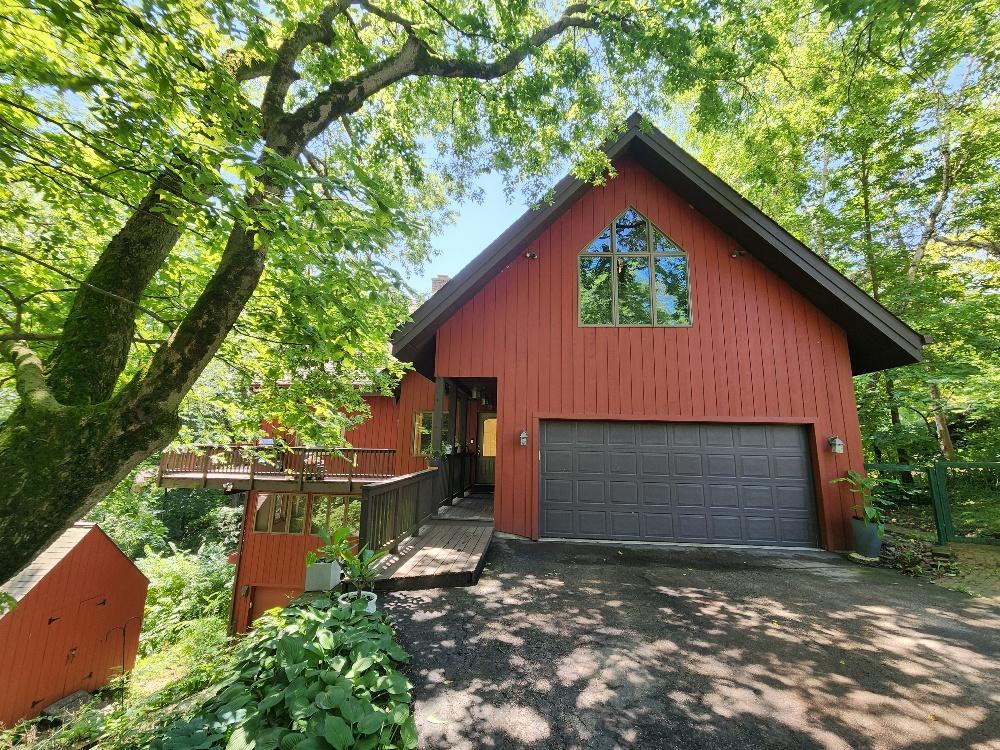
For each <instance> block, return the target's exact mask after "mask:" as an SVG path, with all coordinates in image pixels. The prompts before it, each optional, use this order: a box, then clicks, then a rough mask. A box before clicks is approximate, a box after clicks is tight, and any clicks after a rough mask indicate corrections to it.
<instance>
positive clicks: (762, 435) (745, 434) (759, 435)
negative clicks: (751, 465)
mask: <svg viewBox="0 0 1000 750" xmlns="http://www.w3.org/2000/svg"><path fill="white" fill-rule="evenodd" d="M736 434H737V435H738V438H737V441H736V442H737V444H738V446H739V447H740V448H766V447H767V426H766V425H760V424H744V425H739V426H737V427H736Z"/></svg>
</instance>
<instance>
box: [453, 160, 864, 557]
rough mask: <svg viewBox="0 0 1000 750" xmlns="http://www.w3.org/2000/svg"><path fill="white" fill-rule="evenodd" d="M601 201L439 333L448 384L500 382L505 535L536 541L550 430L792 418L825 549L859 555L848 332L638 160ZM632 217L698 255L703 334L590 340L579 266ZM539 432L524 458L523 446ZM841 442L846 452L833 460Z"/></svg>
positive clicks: (595, 332)
mask: <svg viewBox="0 0 1000 750" xmlns="http://www.w3.org/2000/svg"><path fill="white" fill-rule="evenodd" d="M617 166H618V172H619V173H618V176H617V177H616V178H615V179H613V180H610V181H609V183H608V184H607V185H606V186H603V187H598V188H594V189H592V190H590V191H589V192H588V193H587V194H586V195H585V196H584V197H583V198H581V199H580V200H579V201H578V202H577V203H576V204H575V205H574V206H573V207H572V208H571V209H570V210H569V211H567V212H566V213H565V214H563V216H562V217H560V218H559V219H558V220H557V221H556V222H554V223H553V224H552V226H550V227H549V228H548V229H547V230H546V231H545V232H544V233H543V234H542V235H541V236H540V237H539V238H538V239H537V240H535V241H534V242H533V243H532V244H531V246H530V247H526V248H525V252H528V251H530V252H534V253H536V254H537V256H538V257H537V259H535V260H532V259H527V258H525V257H523V256H522V257H519V258H518V259H517V260H516V261H514V262H513V263H511V264H510V265H509V266H508V267H507V268H506V269H505V270H504V271H502V272H501V273H500V274H498V275H497V276H496V277H495V278H494V279H493V280H492V281H491V282H490V283H489V284H487V286H486V287H485V288H483V289H482V290H481V291H480V292H479V293H478V294H477V295H476V296H475V297H474V298H473V299H471V300H469V301H468V302H467V303H466V304H465V305H464V306H463V307H462V308H461V309H460V310H459V311H458V312H456V314H455V315H454V316H452V318H451V319H449V320H448V321H447V322H446V323H445V324H444V325H443V326H442V327H441V328H440V329H439V330H438V333H437V355H436V374H437V375H438V376H443V377H495V378H497V387H498V398H497V401H498V404H497V412H498V433H497V462H496V476H497V486H496V498H495V506H494V507H495V516H496V527H497V529H499V530H500V531H505V532H510V533H514V534H520V535H523V536H528V537H533V538H537V536H538V445H539V421H540V420H542V419H546V418H555V417H559V418H567V419H590V418H592V419H644V420H655V421H676V420H698V421H706V420H708V421H712V420H715V421H723V422H741V421H755V422H792V423H801V424H805V425H808V426H810V427H811V428H812V429H811V435H812V439H813V443H814V451H815V453H814V463H815V471H816V477H815V481H816V491H817V495H818V501H819V522H820V528H821V534H822V543H823V545H824V546H826V547H828V548H844V547H846V546H847V545H848V541H849V538H850V537H849V532H848V529H847V524H848V520H847V519H848V518H849V517H850V506H851V504H852V503H853V502H854V500H853V498H852V496H851V495H850V493H849V492H848V491H847V489H846V488H845V487H844V486H843V485H832V484H831V483H830V481H831V480H832V479H834V478H836V477H839V476H842V475H843V474H844V473H845V472H846V471H847V470H848V469H852V468H853V469H858V470H860V469H861V468H862V461H863V459H862V455H861V448H860V445H861V436H860V429H859V426H858V418H857V411H856V407H855V402H854V390H853V387H852V382H851V370H850V359H849V354H848V349H847V339H846V337H845V335H844V332H843V331H842V330H841V329H840V328H839V327H838V326H836V325H835V324H834V323H832V322H831V321H830V320H829V319H828V318H826V317H825V316H824V315H823V314H822V313H820V312H819V311H818V310H817V309H816V307H814V306H813V305H812V304H811V303H810V302H809V301H808V300H807V299H805V298H804V297H802V295H801V294H799V293H798V292H796V291H795V290H794V289H793V288H791V287H790V286H788V285H787V284H786V283H784V282H783V281H782V280H781V279H779V278H778V277H777V276H775V275H774V274H773V273H771V272H770V271H769V270H768V269H766V268H765V267H764V266H763V265H762V264H761V263H759V262H758V261H757V260H756V259H755V258H753V257H752V256H750V255H749V254H747V255H741V256H739V257H737V258H733V257H731V255H730V254H731V252H732V251H733V250H734V249H736V248H737V247H738V244H737V243H736V242H735V241H734V240H733V238H731V237H729V236H727V235H726V234H725V233H723V232H722V231H721V230H719V229H718V228H717V227H716V226H714V225H713V224H712V223H711V222H710V221H709V220H708V219H706V218H705V217H704V216H702V215H701V214H699V213H698V212H697V211H695V210H694V209H693V208H691V207H690V206H689V205H688V204H686V203H685V202H684V201H683V200H682V199H680V198H679V197H678V196H677V195H676V194H675V193H674V192H672V191H671V190H670V189H669V188H668V187H666V186H665V185H664V184H663V183H662V182H660V181H659V180H657V179H656V178H655V177H653V176H652V175H651V174H649V173H648V172H646V171H645V170H644V169H643V168H642V167H640V166H639V165H637V164H636V163H635V162H633V161H624V162H622V163H620V164H618V165H617ZM628 205H633V206H635V207H636V209H638V210H639V211H640V212H641V213H643V214H645V215H646V216H647V217H648V218H649V219H650V220H651V221H652V222H653V223H654V224H656V225H657V226H659V227H660V228H661V229H662V230H664V231H665V232H666V233H667V234H668V235H669V236H670V237H671V238H673V239H674V240H675V241H676V242H677V243H678V244H679V245H680V246H681V247H682V248H684V249H685V250H686V251H687V252H688V255H689V258H690V265H689V273H690V285H691V302H692V314H693V325H692V326H691V327H690V328H657V329H652V328H639V327H636V328H583V327H580V326H579V325H578V324H577V291H576V290H577V282H576V268H577V261H576V258H577V254H578V253H579V251H580V250H581V249H582V248H583V247H584V246H585V245H586V244H587V243H588V242H589V241H590V240H591V239H593V238H594V237H595V236H597V235H598V234H599V233H600V231H601V230H602V228H603V227H604V226H606V225H608V224H609V223H611V221H613V220H614V218H615V216H616V215H617V214H619V213H620V212H621V211H623V210H624V209H625V208H626V206H628ZM522 429H526V430H527V431H528V434H529V436H530V438H529V444H528V447H527V448H522V447H520V446H518V440H517V436H518V433H520V431H521V430H522ZM829 435H839V436H840V437H841V438H842V439H843V440H844V441H845V443H846V445H847V447H846V450H845V453H843V454H841V455H834V454H832V453H831V452H830V451H829V449H828V447H827V444H826V439H827V437H828V436H829Z"/></svg>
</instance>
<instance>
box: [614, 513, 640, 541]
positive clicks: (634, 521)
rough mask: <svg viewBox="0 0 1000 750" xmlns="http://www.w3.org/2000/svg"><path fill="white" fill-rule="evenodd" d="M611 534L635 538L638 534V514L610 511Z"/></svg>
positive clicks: (618, 536)
mask: <svg viewBox="0 0 1000 750" xmlns="http://www.w3.org/2000/svg"><path fill="white" fill-rule="evenodd" d="M610 516H611V535H612V536H613V537H616V538H620V539H621V538H624V539H635V538H636V537H637V536H639V514H638V513H635V512H632V513H624V512H623V513H611V514H610Z"/></svg>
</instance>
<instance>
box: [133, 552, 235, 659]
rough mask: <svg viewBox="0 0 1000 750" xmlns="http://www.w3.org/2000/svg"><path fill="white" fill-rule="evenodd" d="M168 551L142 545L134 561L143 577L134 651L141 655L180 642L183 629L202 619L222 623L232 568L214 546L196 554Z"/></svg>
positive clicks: (225, 614) (226, 614)
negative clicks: (145, 591)
mask: <svg viewBox="0 0 1000 750" xmlns="http://www.w3.org/2000/svg"><path fill="white" fill-rule="evenodd" d="M171 551H172V553H173V554H170V555H162V554H159V553H156V552H154V551H153V550H149V549H147V551H146V552H147V554H146V557H144V558H142V559H140V560H139V561H138V562H137V563H136V565H138V566H139V569H140V570H141V571H142V572H143V573H145V575H146V577H147V578H149V593H148V594H147V595H146V610H145V613H144V615H143V622H142V636H141V637H140V639H139V653H140V654H141V655H143V656H146V655H148V654H150V653H153V652H154V651H157V650H159V649H161V648H163V647H165V646H169V645H171V644H173V643H176V642H177V641H178V640H180V638H181V636H182V634H183V631H184V629H185V628H187V627H190V626H191V624H192V623H194V622H196V621H198V620H202V619H205V618H216V619H219V620H222V621H223V622H225V621H226V620H228V616H229V599H230V597H231V595H232V586H233V566H232V565H230V563H229V561H228V560H227V559H226V554H225V551H224V550H223V548H222V547H220V546H219V545H206V546H205V547H203V548H202V549H200V550H199V551H198V552H185V551H184V550H179V549H177V548H176V547H173V548H172V550H171Z"/></svg>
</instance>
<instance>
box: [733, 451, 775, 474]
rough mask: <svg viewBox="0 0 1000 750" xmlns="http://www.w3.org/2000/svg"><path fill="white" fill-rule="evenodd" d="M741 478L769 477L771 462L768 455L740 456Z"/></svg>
mask: <svg viewBox="0 0 1000 750" xmlns="http://www.w3.org/2000/svg"><path fill="white" fill-rule="evenodd" d="M739 463H740V478H742V479H748V478H754V479H767V478H769V477H770V476H771V462H770V461H769V460H768V456H767V455H749V456H740V461H739Z"/></svg>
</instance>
